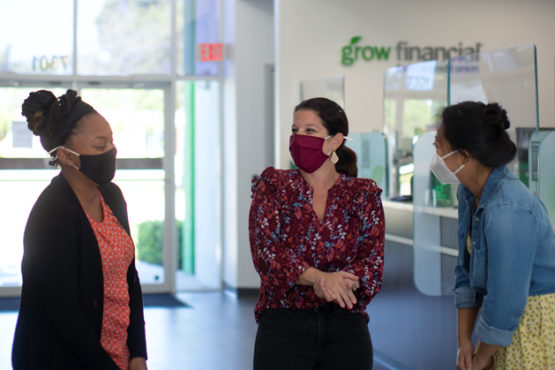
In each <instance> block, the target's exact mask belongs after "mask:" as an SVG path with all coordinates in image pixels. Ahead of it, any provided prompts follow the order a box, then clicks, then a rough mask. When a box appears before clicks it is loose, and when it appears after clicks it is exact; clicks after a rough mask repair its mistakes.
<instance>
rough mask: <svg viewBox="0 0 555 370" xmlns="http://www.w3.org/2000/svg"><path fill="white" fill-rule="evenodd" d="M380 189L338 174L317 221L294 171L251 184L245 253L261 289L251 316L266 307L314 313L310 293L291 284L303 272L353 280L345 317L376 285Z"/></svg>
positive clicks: (315, 300)
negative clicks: (352, 299) (338, 274)
mask: <svg viewBox="0 0 555 370" xmlns="http://www.w3.org/2000/svg"><path fill="white" fill-rule="evenodd" d="M380 194H381V189H380V188H379V187H378V186H377V185H376V183H375V182H374V181H373V180H370V179H360V178H353V177H347V176H345V175H343V174H341V175H340V177H339V179H338V180H337V182H336V183H335V184H334V185H333V186H332V187H331V188H330V189H329V190H328V200H327V204H326V209H325V213H324V217H323V220H322V222H320V221H319V220H318V217H317V215H316V213H315V212H314V210H313V209H312V195H313V190H312V188H311V186H310V185H309V184H308V183H307V182H306V180H304V178H303V177H302V175H301V173H300V172H299V170H277V169H274V168H272V167H269V168H267V169H266V170H264V172H263V173H262V174H261V175H260V176H258V177H257V178H255V179H254V180H253V185H252V204H251V209H250V215H249V238H250V246H251V254H252V258H253V262H254V266H255V268H256V271H257V272H258V274H259V275H260V280H261V287H260V293H259V297H258V303H257V304H256V307H255V317H256V319H257V320H258V318H259V316H260V313H261V312H262V311H264V310H265V309H269V308H291V309H314V308H317V307H319V306H320V305H323V304H324V303H325V300H323V299H321V298H319V297H318V296H317V295H316V294H315V293H314V289H313V288H312V287H309V286H303V285H298V284H296V281H297V279H298V278H299V276H300V275H301V274H302V273H303V272H304V270H306V269H307V268H309V267H314V268H317V269H319V270H321V271H325V272H334V271H347V272H350V273H353V274H355V275H357V276H358V277H359V282H360V284H361V287H360V288H359V289H357V290H356V291H355V292H354V293H355V296H356V298H357V304H356V305H355V306H354V307H353V308H352V310H351V311H352V312H357V313H361V314H363V315H364V316H365V317H366V318H367V319H368V314H367V313H366V306H367V305H368V303H369V302H370V301H371V300H372V298H373V297H374V296H375V295H376V294H377V293H378V291H379V290H380V288H381V286H382V274H383V262H384V233H385V221H384V213H383V208H382V203H381V199H380Z"/></svg>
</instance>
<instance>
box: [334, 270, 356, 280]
mask: <svg viewBox="0 0 555 370" xmlns="http://www.w3.org/2000/svg"><path fill="white" fill-rule="evenodd" d="M337 273H338V274H340V275H341V277H343V278H345V279H349V280H357V281H358V276H356V275H355V274H351V273H350V272H347V271H338V272H337Z"/></svg>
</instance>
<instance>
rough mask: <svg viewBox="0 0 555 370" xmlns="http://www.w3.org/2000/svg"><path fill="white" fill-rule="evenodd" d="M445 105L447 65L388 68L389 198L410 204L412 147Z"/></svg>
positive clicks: (441, 62) (385, 98) (424, 63)
mask: <svg viewBox="0 0 555 370" xmlns="http://www.w3.org/2000/svg"><path fill="white" fill-rule="evenodd" d="M446 103H447V61H429V62H422V63H414V64H410V65H408V66H398V67H393V68H389V69H388V70H387V71H386V73H385V77H384V108H383V112H384V134H385V135H386V137H387V144H388V162H389V163H388V164H389V173H388V177H389V179H388V182H389V195H390V196H391V197H393V198H397V199H400V198H399V196H405V197H404V198H403V199H408V200H410V196H411V195H412V178H413V176H414V161H413V152H412V150H413V144H414V142H415V141H416V139H417V138H418V137H419V136H420V135H421V134H422V133H424V132H426V131H429V130H431V129H434V128H435V126H436V123H437V113H438V112H439V110H440V109H441V107H443V106H445V104H446Z"/></svg>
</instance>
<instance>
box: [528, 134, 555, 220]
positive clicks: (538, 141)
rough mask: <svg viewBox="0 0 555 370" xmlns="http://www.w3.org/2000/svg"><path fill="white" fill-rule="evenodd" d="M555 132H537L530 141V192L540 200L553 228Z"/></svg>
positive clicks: (554, 209) (554, 216)
mask: <svg viewBox="0 0 555 370" xmlns="http://www.w3.org/2000/svg"><path fill="white" fill-rule="evenodd" d="M553 158H555V131H554V130H553V129H551V130H549V131H537V132H535V133H534V134H533V135H532V137H531V139H530V150H529V163H530V190H532V191H533V192H534V193H536V194H537V196H538V197H539V198H540V199H541V201H542V202H543V204H544V205H545V207H546V208H547V211H548V212H549V217H550V218H551V224H552V225H553V226H554V227H555V191H553V189H555V170H554V166H553Z"/></svg>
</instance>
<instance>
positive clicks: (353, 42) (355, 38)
mask: <svg viewBox="0 0 555 370" xmlns="http://www.w3.org/2000/svg"><path fill="white" fill-rule="evenodd" d="M361 38H362V36H354V37H353V38H352V39H351V45H354V44H356V43H357V42H359V41H360V39H361Z"/></svg>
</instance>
